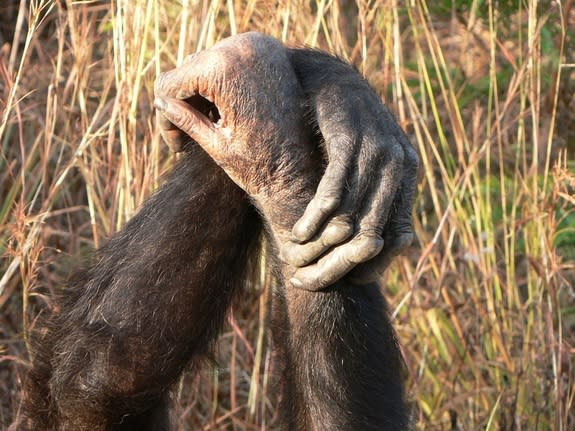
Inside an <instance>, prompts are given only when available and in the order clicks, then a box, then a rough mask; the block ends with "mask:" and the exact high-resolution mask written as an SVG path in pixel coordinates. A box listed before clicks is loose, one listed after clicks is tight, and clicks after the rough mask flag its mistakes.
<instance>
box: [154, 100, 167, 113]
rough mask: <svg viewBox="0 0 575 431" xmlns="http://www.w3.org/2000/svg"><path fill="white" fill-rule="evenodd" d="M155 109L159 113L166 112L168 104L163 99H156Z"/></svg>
mask: <svg viewBox="0 0 575 431" xmlns="http://www.w3.org/2000/svg"><path fill="white" fill-rule="evenodd" d="M154 107H155V108H156V109H157V110H159V111H165V110H166V108H167V103H166V101H165V100H164V98H163V97H156V98H155V99H154Z"/></svg>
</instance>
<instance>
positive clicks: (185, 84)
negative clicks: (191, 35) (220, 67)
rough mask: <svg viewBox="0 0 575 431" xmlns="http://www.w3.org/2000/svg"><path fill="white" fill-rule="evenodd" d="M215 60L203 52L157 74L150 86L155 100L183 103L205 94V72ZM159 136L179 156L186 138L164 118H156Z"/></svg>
mask: <svg viewBox="0 0 575 431" xmlns="http://www.w3.org/2000/svg"><path fill="white" fill-rule="evenodd" d="M217 59H218V56H217V55H215V54H213V53H212V54H211V55H208V54H207V53H206V52H201V53H196V54H192V55H189V56H187V57H186V59H185V60H184V64H183V65H182V66H180V67H178V68H175V69H173V70H170V71H168V72H164V73H161V74H160V75H159V76H158V78H157V79H156V82H155V84H154V94H155V96H156V97H171V98H177V99H182V100H183V99H187V98H189V97H192V96H193V95H195V94H202V92H204V93H207V92H208V79H209V74H208V71H209V68H210V67H213V65H211V64H212V63H214V62H217V61H218V60H217ZM157 123H158V127H159V130H160V134H161V136H162V138H163V140H164V142H165V143H166V144H167V145H168V147H169V148H170V150H172V151H174V152H179V151H182V150H184V149H185V147H186V144H187V142H188V141H189V137H188V136H187V135H186V134H185V133H183V132H182V131H181V130H180V129H179V128H178V127H176V126H175V125H174V124H173V123H171V122H170V121H169V120H168V118H167V117H166V116H164V115H158V116H157Z"/></svg>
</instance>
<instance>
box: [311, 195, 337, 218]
mask: <svg viewBox="0 0 575 431" xmlns="http://www.w3.org/2000/svg"><path fill="white" fill-rule="evenodd" d="M340 203H341V199H340V197H339V196H336V195H333V194H331V193H326V194H324V195H320V196H319V197H318V199H317V204H316V205H317V206H316V207H317V209H318V211H320V212H321V213H323V214H327V213H331V212H332V211H334V210H335V209H336V208H337V207H338V206H339V204H340Z"/></svg>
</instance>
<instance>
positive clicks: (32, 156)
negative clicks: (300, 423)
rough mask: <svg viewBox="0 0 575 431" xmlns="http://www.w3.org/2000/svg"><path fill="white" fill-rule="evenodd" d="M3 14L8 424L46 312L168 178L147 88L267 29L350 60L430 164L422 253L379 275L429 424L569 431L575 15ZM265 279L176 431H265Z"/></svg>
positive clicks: (181, 401)
mask: <svg viewBox="0 0 575 431" xmlns="http://www.w3.org/2000/svg"><path fill="white" fill-rule="evenodd" d="M7 3H10V5H8V6H0V16H6V17H7V18H5V19H6V20H11V21H10V22H13V23H14V27H15V36H14V37H15V40H16V41H17V43H13V41H12V40H10V41H7V42H9V44H8V45H5V46H4V47H3V48H2V50H1V51H0V76H1V79H0V146H1V147H0V148H1V157H0V255H1V258H2V260H1V261H0V424H8V423H9V422H10V421H11V419H12V418H13V417H14V415H15V414H16V413H17V411H18V389H19V383H20V379H21V377H22V374H21V373H22V369H21V368H20V367H19V366H18V365H19V364H21V363H25V361H26V360H27V359H28V353H27V347H26V337H27V333H28V331H29V329H30V327H31V326H33V325H34V319H35V316H36V315H37V313H38V311H39V310H40V309H44V308H45V306H48V307H49V306H51V305H52V303H51V301H50V296H49V295H47V294H49V293H50V292H52V291H54V289H57V288H58V286H60V285H62V284H63V283H65V279H66V277H67V275H68V272H69V270H70V268H71V267H73V266H74V265H77V264H78V263H79V262H80V260H81V259H80V257H81V256H83V255H85V254H86V253H88V252H89V250H91V249H93V248H94V247H97V246H99V245H101V244H102V243H103V242H104V241H105V240H106V238H107V237H109V235H110V234H111V233H113V232H114V231H116V230H118V229H119V228H120V227H121V226H122V225H123V224H124V223H125V222H126V220H128V219H129V218H130V217H131V215H132V214H133V213H134V211H135V210H136V209H137V207H138V205H139V204H140V203H141V202H142V201H143V200H144V199H145V197H146V196H148V195H149V194H150V192H151V191H152V190H154V189H155V188H156V187H157V185H158V184H159V183H160V182H161V175H162V174H163V173H164V172H166V171H167V170H168V169H169V168H170V166H171V165H172V162H173V158H174V157H173V156H171V155H169V154H168V151H167V149H166V148H165V147H164V145H163V144H162V143H161V141H160V138H159V135H158V133H157V132H156V130H155V120H154V113H153V109H152V107H151V106H152V100H153V92H152V88H153V82H154V79H155V77H156V76H157V75H158V73H159V72H160V71H162V70H166V69H169V68H171V67H173V66H174V65H177V64H181V62H182V61H183V59H184V58H185V56H186V55H187V54H189V53H192V52H195V51H197V50H200V49H204V48H206V47H209V46H211V45H212V44H214V43H215V42H216V41H218V40H219V39H221V38H222V37H225V36H229V35H232V34H236V33H240V32H244V31H261V32H265V33H267V34H270V35H273V36H275V37H277V38H279V39H280V40H282V41H285V42H286V43H288V44H292V45H298V46H301V45H303V44H308V45H311V46H318V47H321V48H323V49H326V50H329V51H331V52H334V53H336V54H337V55H339V56H340V57H343V58H345V59H347V60H349V61H351V62H352V63H353V64H354V65H356V67H357V68H358V70H359V71H360V72H361V73H363V74H364V75H365V76H366V77H367V78H368V79H369V80H370V82H371V83H372V84H373V85H374V86H375V87H376V89H377V91H378V92H379V93H380V94H381V95H382V97H383V98H384V99H385V101H386V103H387V104H388V105H389V106H390V107H391V108H392V110H393V111H394V112H395V113H396V115H397V118H398V119H399V121H400V123H401V124H402V126H403V127H404V128H405V129H406V131H407V132H408V134H409V136H410V137H411V140H412V142H413V144H414V145H415V146H416V147H417V149H418V151H419V153H420V155H421V160H422V173H421V183H420V196H419V199H418V202H417V205H416V231H417V235H418V238H419V240H418V242H417V244H415V245H414V247H412V249H411V250H409V252H408V253H407V254H406V256H404V257H401V258H399V259H398V260H397V262H396V264H395V265H394V266H393V267H392V268H391V269H390V270H389V272H388V274H387V275H386V283H387V290H386V291H387V297H388V299H389V301H390V303H391V310H392V312H393V316H394V324H395V327H396V328H397V331H398V336H399V339H400V343H401V345H402V346H403V352H404V356H405V359H406V364H407V368H408V371H409V380H408V390H409V397H410V400H411V401H412V403H413V406H414V410H413V415H414V423H415V424H416V425H417V427H418V428H421V429H450V428H449V427H450V425H451V424H456V425H457V426H458V427H459V428H458V429H461V430H476V429H504V430H507V429H517V430H531V429H539V430H566V431H567V430H570V429H573V427H574V426H575V417H574V413H573V411H575V407H574V405H573V404H574V397H575V381H574V378H575V371H574V367H575V361H574V357H575V347H574V346H575V336H574V332H575V291H574V287H573V284H574V283H575V263H574V261H575V210H574V209H575V198H574V195H575V162H574V161H573V160H574V159H575V157H574V154H575V145H574V140H575V98H574V95H573V91H574V89H573V84H572V82H573V80H575V53H574V51H573V46H575V45H573V39H574V36H573V30H572V28H573V24H574V23H575V13H574V11H569V10H567V11H564V10H562V9H560V8H559V7H558V5H559V3H557V4H555V6H554V7H550V8H547V7H545V8H544V7H542V6H541V5H540V6H539V9H537V4H538V2H536V1H533V0H527V1H525V2H519V5H518V6H516V7H515V6H514V9H513V10H512V11H506V12H505V13H503V12H502V11H501V10H498V9H497V8H496V7H495V4H494V3H493V2H486V3H484V2H478V1H468V2H456V3H457V4H458V5H459V6H461V5H468V6H469V7H468V8H463V9H464V11H463V12H461V13H458V14H457V16H458V17H461V18H463V19H462V20H456V19H453V18H452V16H451V14H450V13H445V11H443V10H441V9H440V8H439V7H438V6H437V5H435V4H434V3H433V2H425V1H418V2H409V5H406V4H404V2H397V1H395V0H381V1H370V2H364V1H358V2H357V3H354V2H351V1H335V0H318V1H315V2H303V1H278V2H275V3H270V2H263V1H256V0H246V1H243V2H238V1H234V0H226V1H208V0H205V1H202V2H198V1H189V0H182V1H181V2H172V1H167V0H156V1H151V0H131V1H128V0H120V1H113V2H111V3H108V2H76V3H72V2H68V3H67V4H66V7H64V6H63V4H62V2H54V1H49V0H43V1H41V0H37V1H31V2H27V3H26V4H24V5H20V6H19V3H18V2H7ZM567 4H572V2H567ZM26 5H27V6H26ZM2 8H5V10H4V15H2V13H1V11H2ZM9 14H11V15H9ZM1 19H2V18H0V20H1ZM569 24H571V27H570V25H569ZM569 40H570V41H571V45H570V44H569V43H567V41H569ZM270 283H271V280H270V278H269V275H268V274H265V273H262V274H257V275H254V283H253V284H254V286H255V287H252V288H250V289H249V290H248V292H249V294H248V295H246V296H245V297H243V298H242V302H241V303H238V304H237V305H236V307H235V308H234V311H233V314H232V315H231V316H230V319H229V324H228V326H227V327H226V330H225V332H224V334H222V337H221V339H220V342H219V343H218V353H217V355H216V359H217V364H215V363H214V364H211V365H208V366H206V367H204V368H203V369H202V371H201V372H200V373H199V374H198V375H195V376H192V375H187V376H185V377H184V378H183V379H182V381H181V383H180V385H179V386H178V388H177V391H176V402H177V405H178V408H177V415H178V418H179V424H180V428H181V429H214V430H215V429H235V430H247V429H270V428H273V423H274V420H275V419H276V417H277V394H276V393H275V390H274V382H275V380H276V378H275V376H276V375H277V361H276V359H275V358H274V357H273V354H272V352H271V350H270V345H269V342H268V340H267V338H266V335H265V334H266V332H265V329H266V322H267V312H266V310H267V304H268V302H269V301H268V300H269V298H268V294H267V293H266V292H267V290H266V289H265V288H264V286H266V285H268V286H269V284H270Z"/></svg>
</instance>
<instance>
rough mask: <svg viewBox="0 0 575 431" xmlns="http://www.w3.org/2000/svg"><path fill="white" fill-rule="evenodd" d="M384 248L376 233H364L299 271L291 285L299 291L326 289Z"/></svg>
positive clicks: (291, 280) (292, 279)
mask: <svg viewBox="0 0 575 431" xmlns="http://www.w3.org/2000/svg"><path fill="white" fill-rule="evenodd" d="M382 247H383V239H382V238H381V236H379V235H377V234H376V233H374V232H365V233H362V234H360V235H358V236H356V237H355V238H353V239H352V240H351V241H349V242H347V243H345V244H342V245H340V246H339V247H336V248H335V249H333V250H332V251H331V252H330V253H328V254H327V255H326V256H324V257H322V258H321V259H319V260H318V261H317V263H314V264H313V265H308V266H306V267H304V268H300V269H298V270H297V271H296V272H295V273H294V275H293V277H292V278H291V279H290V283H291V284H292V285H293V286H294V287H296V288H299V289H305V290H311V291H318V290H321V289H325V288H326V287H328V286H330V285H331V284H333V283H335V282H336V281H337V280H339V279H340V278H342V277H343V276H344V275H345V274H347V273H348V272H349V271H350V270H351V269H352V268H354V267H355V266H356V265H357V264H358V263H360V262H365V261H366V260H369V259H371V258H372V257H374V256H376V255H377V254H378V253H379V252H380V251H381V249H382Z"/></svg>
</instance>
